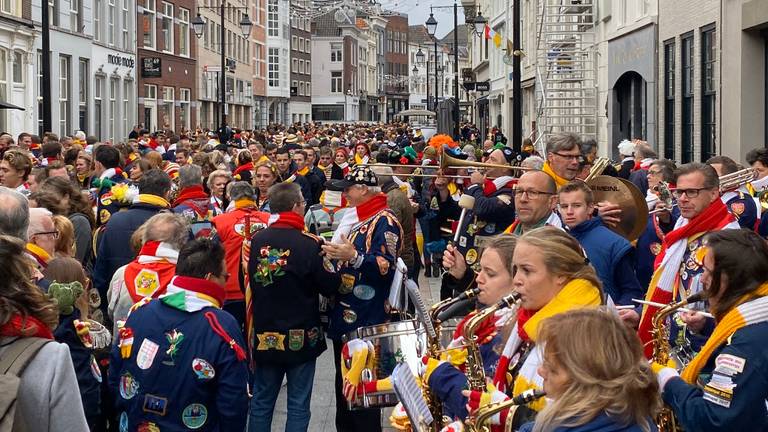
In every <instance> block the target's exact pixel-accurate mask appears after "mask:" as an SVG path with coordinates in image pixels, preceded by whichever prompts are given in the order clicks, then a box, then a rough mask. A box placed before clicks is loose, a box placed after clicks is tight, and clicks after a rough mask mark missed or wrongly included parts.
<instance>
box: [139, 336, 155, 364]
mask: <svg viewBox="0 0 768 432" xmlns="http://www.w3.org/2000/svg"><path fill="white" fill-rule="evenodd" d="M158 349H160V345H158V344H156V343H154V342H152V341H151V340H149V339H144V340H143V341H142V342H141V347H139V352H138V354H136V366H138V367H139V369H144V370H146V369H149V368H150V367H151V366H152V362H154V361H155V355H156V354H157V350H158Z"/></svg>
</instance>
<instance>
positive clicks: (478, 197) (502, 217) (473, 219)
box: [448, 185, 515, 264]
mask: <svg viewBox="0 0 768 432" xmlns="http://www.w3.org/2000/svg"><path fill="white" fill-rule="evenodd" d="M465 193H466V194H468V195H472V196H473V197H474V198H475V206H474V208H473V209H472V210H470V211H467V215H466V217H465V218H464V224H463V225H462V226H460V227H458V230H459V232H461V236H460V237H459V245H458V249H459V252H461V254H462V255H464V256H465V257H466V256H467V250H469V249H472V248H475V236H492V235H496V234H500V233H502V232H504V230H505V229H507V227H508V226H509V225H510V224H511V223H512V222H514V220H515V200H514V192H513V191H512V188H508V187H502V188H500V189H498V190H496V191H495V192H493V193H491V194H489V195H488V196H486V195H485V193H484V191H483V185H472V186H470V187H468V188H467V189H466V191H465ZM500 197H502V198H503V199H504V200H502V199H501V198H500ZM448 201H452V200H451V199H450V198H449V199H448ZM507 201H508V203H507ZM459 211H461V209H459ZM470 256H471V255H470ZM475 256H479V254H475ZM470 261H472V262H469V263H468V264H473V263H474V262H476V261H475V260H474V259H472V258H470Z"/></svg>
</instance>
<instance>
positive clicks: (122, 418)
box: [120, 411, 128, 432]
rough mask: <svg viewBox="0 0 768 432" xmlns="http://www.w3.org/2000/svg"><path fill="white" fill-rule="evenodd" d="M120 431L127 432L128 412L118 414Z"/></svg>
mask: <svg viewBox="0 0 768 432" xmlns="http://www.w3.org/2000/svg"><path fill="white" fill-rule="evenodd" d="M120 432H128V414H127V413H126V412H125V411H123V413H122V414H120Z"/></svg>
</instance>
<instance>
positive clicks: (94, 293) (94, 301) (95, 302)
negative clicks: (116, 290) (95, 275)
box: [88, 288, 101, 309]
mask: <svg viewBox="0 0 768 432" xmlns="http://www.w3.org/2000/svg"><path fill="white" fill-rule="evenodd" d="M88 306H89V307H90V308H91V309H96V308H98V307H99V306H101V296H100V295H99V290H97V289H96V288H91V289H90V290H88Z"/></svg>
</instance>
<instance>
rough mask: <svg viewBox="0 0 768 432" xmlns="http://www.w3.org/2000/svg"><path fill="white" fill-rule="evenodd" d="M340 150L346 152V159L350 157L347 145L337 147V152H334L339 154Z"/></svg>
mask: <svg viewBox="0 0 768 432" xmlns="http://www.w3.org/2000/svg"><path fill="white" fill-rule="evenodd" d="M339 152H342V153H343V154H344V158H345V159H346V158H348V157H349V150H347V148H346V147H339V148H337V149H336V153H334V155H337V154H339Z"/></svg>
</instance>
